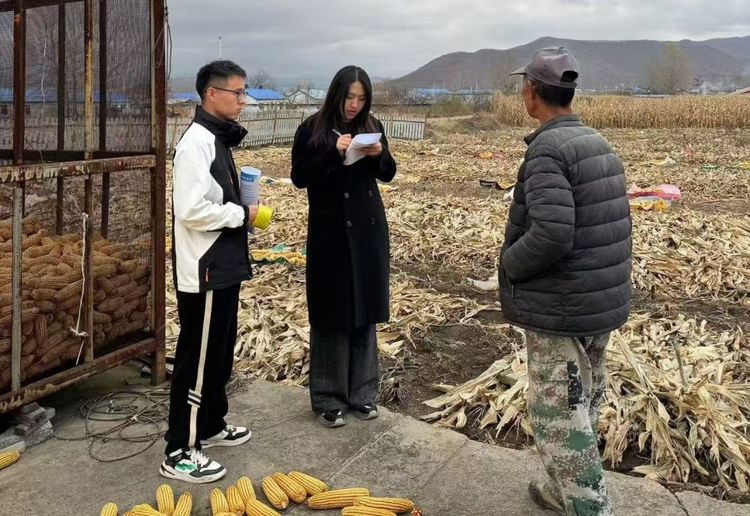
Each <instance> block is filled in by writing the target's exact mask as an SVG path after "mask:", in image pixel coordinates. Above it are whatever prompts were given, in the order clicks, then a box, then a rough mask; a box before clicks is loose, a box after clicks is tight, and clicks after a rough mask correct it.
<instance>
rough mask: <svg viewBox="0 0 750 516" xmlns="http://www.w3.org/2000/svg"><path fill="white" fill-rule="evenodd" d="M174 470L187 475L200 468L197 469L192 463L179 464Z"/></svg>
mask: <svg viewBox="0 0 750 516" xmlns="http://www.w3.org/2000/svg"><path fill="white" fill-rule="evenodd" d="M174 469H176V470H177V471H183V472H185V473H192V472H193V471H195V470H196V469H198V468H196V466H195V464H192V463H190V462H179V463H177V465H176V466H175V468H174Z"/></svg>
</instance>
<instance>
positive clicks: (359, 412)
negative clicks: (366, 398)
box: [354, 403, 378, 421]
mask: <svg viewBox="0 0 750 516" xmlns="http://www.w3.org/2000/svg"><path fill="white" fill-rule="evenodd" d="M354 416H355V417H357V418H358V419H361V420H362V421H368V420H370V419H375V418H376V417H378V407H377V406H375V404H374V403H366V404H365V405H362V406H361V407H355V409H354Z"/></svg>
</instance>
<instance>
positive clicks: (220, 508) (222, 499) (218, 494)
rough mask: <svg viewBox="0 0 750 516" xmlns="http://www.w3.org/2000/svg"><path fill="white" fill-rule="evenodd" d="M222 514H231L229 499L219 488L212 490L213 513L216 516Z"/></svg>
mask: <svg viewBox="0 0 750 516" xmlns="http://www.w3.org/2000/svg"><path fill="white" fill-rule="evenodd" d="M220 512H229V502H227V497H226V496H224V493H223V492H222V491H221V489H219V488H218V487H217V488H215V489H212V490H211V513H212V514H214V515H216V514H219V513H220Z"/></svg>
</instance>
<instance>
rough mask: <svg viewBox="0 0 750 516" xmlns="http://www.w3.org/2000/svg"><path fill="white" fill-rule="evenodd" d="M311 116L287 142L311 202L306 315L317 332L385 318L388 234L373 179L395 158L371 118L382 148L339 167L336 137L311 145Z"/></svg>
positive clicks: (386, 176) (384, 175)
mask: <svg viewBox="0 0 750 516" xmlns="http://www.w3.org/2000/svg"><path fill="white" fill-rule="evenodd" d="M316 116H317V115H313V116H311V117H310V118H308V119H307V120H305V122H304V123H303V124H302V125H301V126H300V127H299V129H298V130H297V134H296V136H295V138H294V146H293V147H292V182H293V183H294V185H295V186H296V187H297V188H306V189H307V199H308V204H309V220H308V228H307V305H308V313H309V316H310V325H311V326H312V327H313V328H315V329H316V330H318V331H323V332H329V333H348V332H351V331H352V330H353V329H355V328H359V327H361V326H364V325H369V324H376V323H380V322H386V321H388V319H389V312H390V310H389V285H388V280H389V275H390V238H389V235H388V222H387V220H386V217H385V209H384V208H383V201H382V199H381V198H380V191H379V190H378V185H377V182H376V179H377V180H380V181H384V182H388V181H391V180H392V179H393V177H394V176H395V175H396V162H395V161H394V160H393V158H392V157H391V154H390V152H389V151H388V141H387V139H386V138H385V132H384V131H383V126H382V124H380V122H378V121H376V123H377V126H378V131H380V132H383V134H384V136H383V139H382V140H381V143H382V145H383V154H382V155H380V156H379V157H365V158H363V159H361V160H359V161H358V162H356V163H354V164H353V165H350V166H344V165H343V159H342V158H341V156H340V155H339V153H338V151H337V150H336V145H335V135H334V138H331V139H330V141H329V143H328V144H326V145H324V146H323V147H322V148H321V147H317V146H313V145H312V144H311V141H310V140H311V138H312V127H313V126H314V124H315V117H316ZM352 136H354V134H353V135H352Z"/></svg>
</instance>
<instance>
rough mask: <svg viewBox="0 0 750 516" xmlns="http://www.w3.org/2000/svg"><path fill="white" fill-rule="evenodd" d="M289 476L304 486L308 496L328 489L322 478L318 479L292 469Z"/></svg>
mask: <svg viewBox="0 0 750 516" xmlns="http://www.w3.org/2000/svg"><path fill="white" fill-rule="evenodd" d="M289 478H291V479H292V480H294V481H296V482H297V483H298V484H299V485H301V486H302V487H304V488H305V491H307V494H309V495H310V496H313V495H316V494H318V493H322V492H323V491H328V486H327V485H326V484H325V482H323V481H322V480H318V479H317V478H315V477H312V476H310V475H306V474H305V473H300V472H299V471H292V472H291V473H289Z"/></svg>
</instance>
